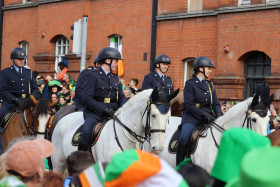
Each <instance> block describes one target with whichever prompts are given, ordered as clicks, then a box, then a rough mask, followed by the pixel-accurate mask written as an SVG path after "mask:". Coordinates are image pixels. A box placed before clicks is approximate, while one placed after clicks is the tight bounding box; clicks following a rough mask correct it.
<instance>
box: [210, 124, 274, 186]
mask: <svg viewBox="0 0 280 187" xmlns="http://www.w3.org/2000/svg"><path fill="white" fill-rule="evenodd" d="M270 146H271V143H270V140H269V139H268V138H267V137H264V136H261V135H259V134H257V133H256V132H254V131H252V130H250V129H245V128H231V129H229V130H227V131H225V132H224V133H223V135H222V138H221V144H220V146H219V151H218V155H217V158H216V161H215V164H214V167H213V169H212V172H211V176H212V177H214V178H216V179H219V180H221V181H223V182H225V183H227V182H228V181H230V180H231V179H233V178H236V177H238V176H239V173H240V166H241V160H242V158H243V157H244V155H245V154H246V153H247V152H249V151H250V150H252V149H256V148H260V147H270Z"/></svg>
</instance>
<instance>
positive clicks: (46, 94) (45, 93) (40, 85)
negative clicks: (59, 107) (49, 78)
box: [36, 79, 50, 99]
mask: <svg viewBox="0 0 280 187" xmlns="http://www.w3.org/2000/svg"><path fill="white" fill-rule="evenodd" d="M36 84H37V85H38V88H39V91H40V93H41V94H42V98H45V99H50V92H49V88H48V85H47V84H45V81H44V80H42V79H40V80H38V81H37V82H36Z"/></svg>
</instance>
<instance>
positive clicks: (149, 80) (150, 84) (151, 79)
mask: <svg viewBox="0 0 280 187" xmlns="http://www.w3.org/2000/svg"><path fill="white" fill-rule="evenodd" d="M164 76H165V78H164V81H162V79H161V78H160V76H159V74H158V73H157V72H154V73H151V74H148V75H146V76H145V77H144V81H143V83H142V90H146V89H154V88H155V87H156V86H157V87H158V90H159V91H163V92H164V93H165V94H171V93H173V92H174V87H173V80H172V79H171V78H170V77H168V76H166V75H164Z"/></svg>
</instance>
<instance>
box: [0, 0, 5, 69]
mask: <svg viewBox="0 0 280 187" xmlns="http://www.w3.org/2000/svg"><path fill="white" fill-rule="evenodd" d="M3 7H4V0H1V1H0V8H1V9H0V70H1V64H2V35H3V16H4V12H3Z"/></svg>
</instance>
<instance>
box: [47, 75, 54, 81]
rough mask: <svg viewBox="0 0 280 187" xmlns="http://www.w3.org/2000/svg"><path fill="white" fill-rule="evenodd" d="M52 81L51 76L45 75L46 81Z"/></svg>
mask: <svg viewBox="0 0 280 187" xmlns="http://www.w3.org/2000/svg"><path fill="white" fill-rule="evenodd" d="M52 80H53V76H52V75H47V76H46V81H48V83H49V82H51V81H52Z"/></svg>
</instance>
